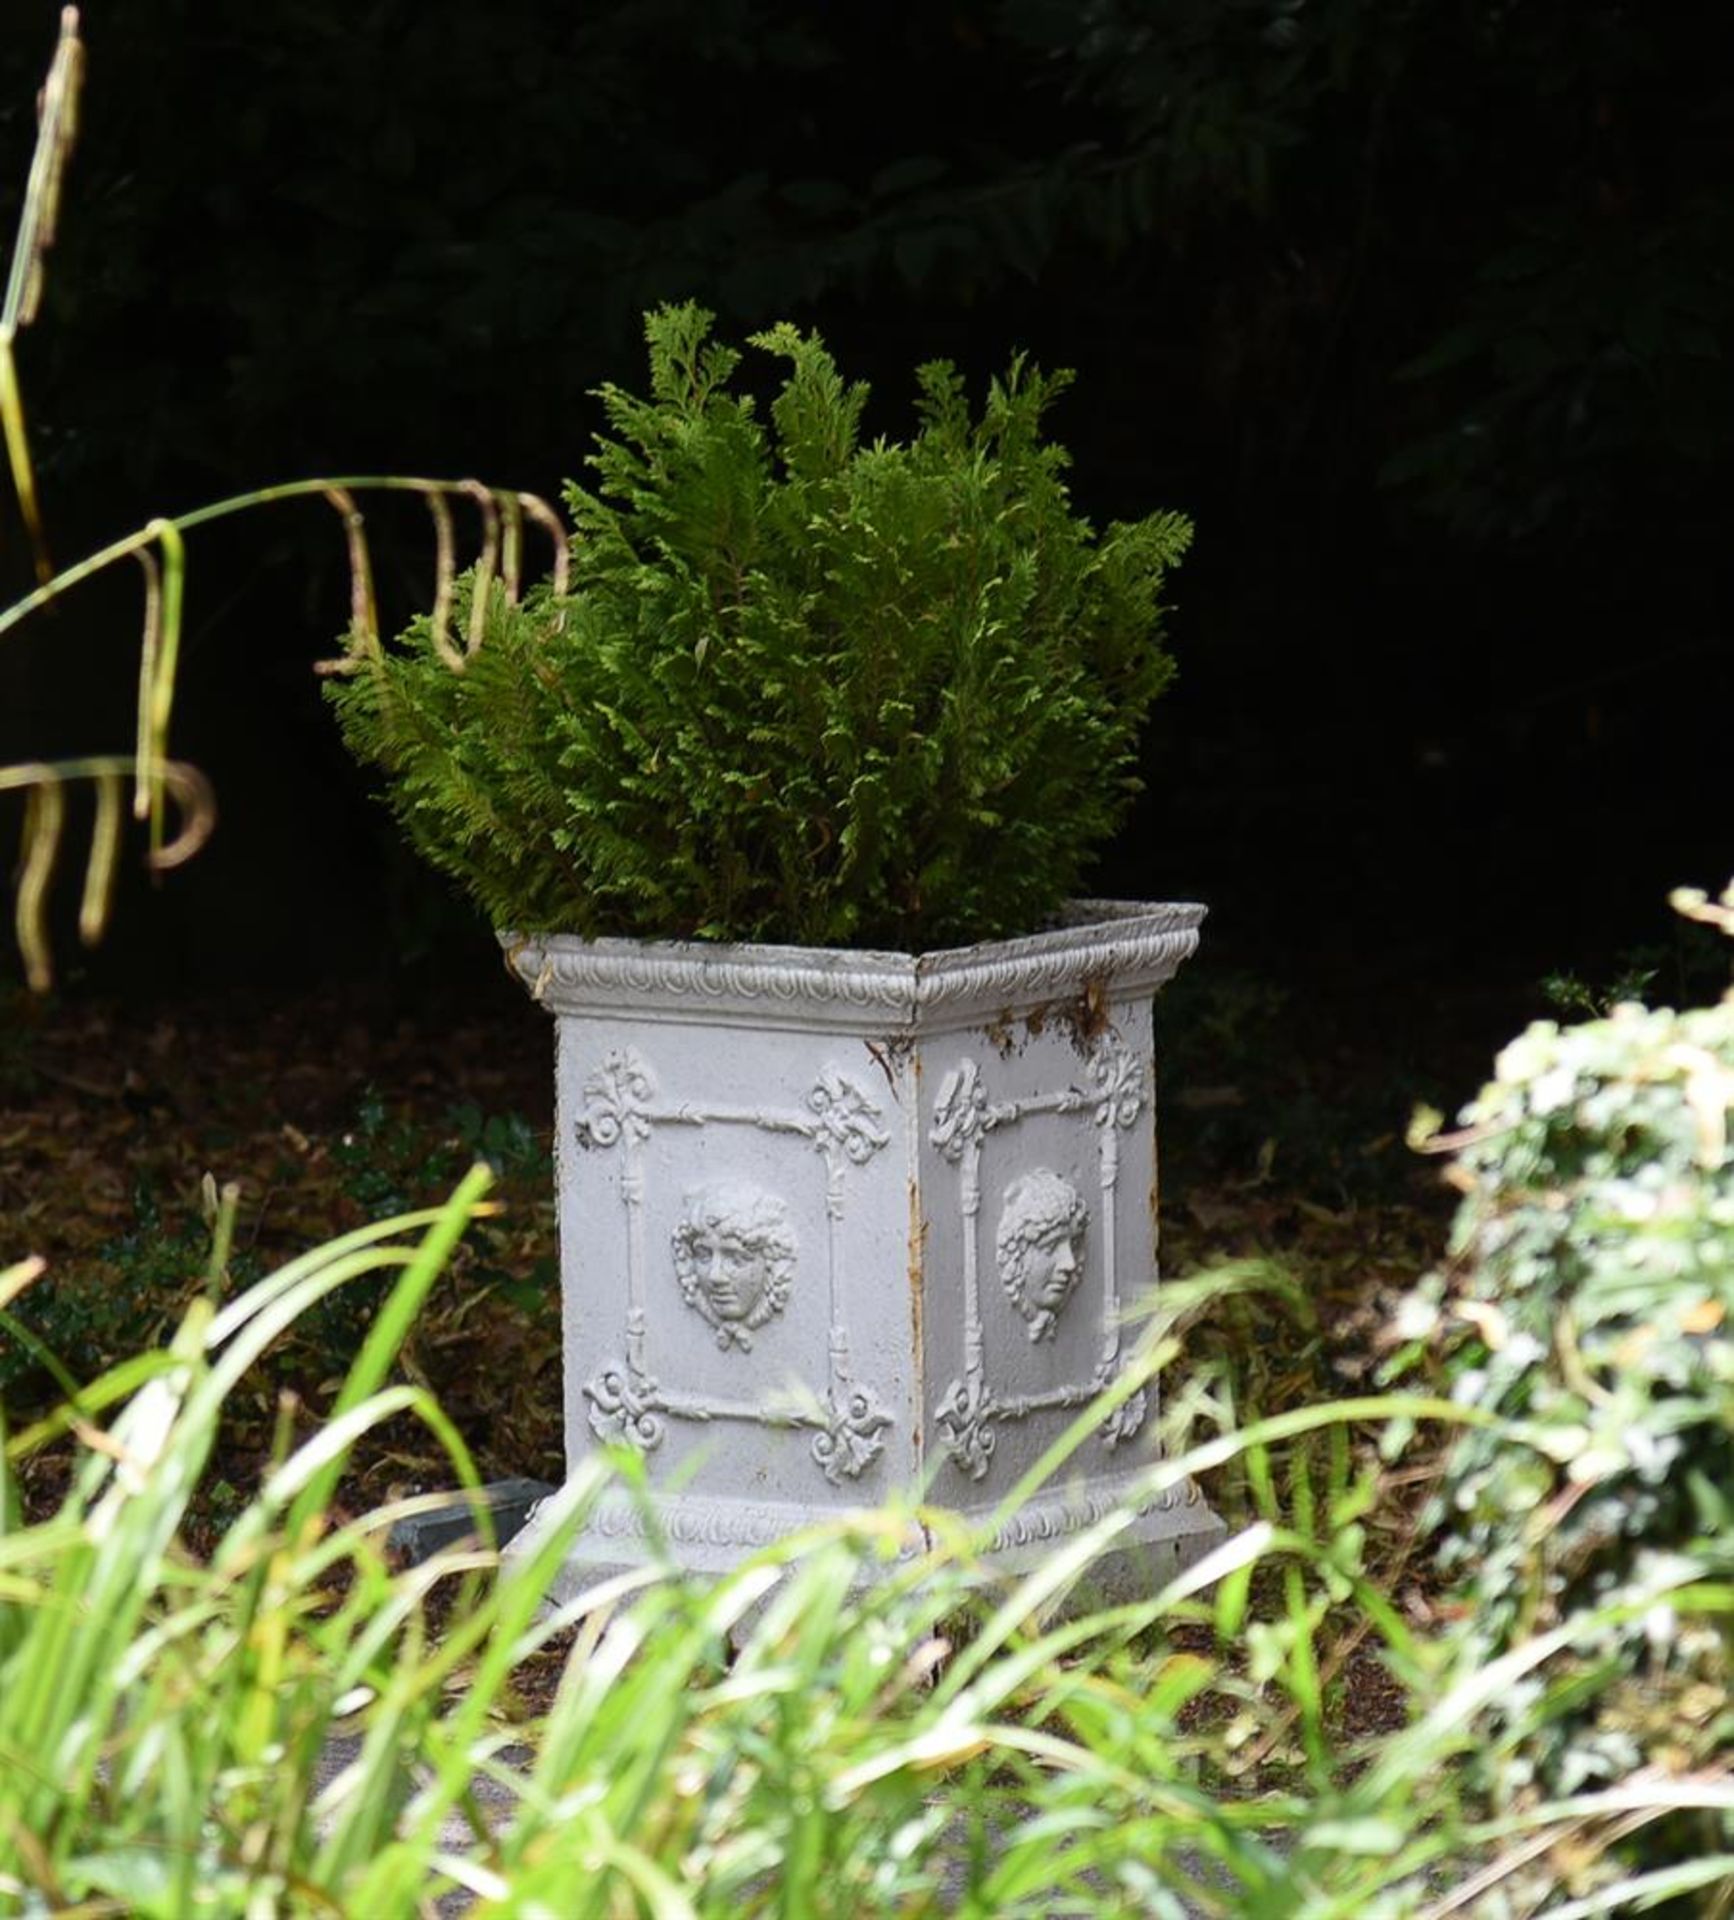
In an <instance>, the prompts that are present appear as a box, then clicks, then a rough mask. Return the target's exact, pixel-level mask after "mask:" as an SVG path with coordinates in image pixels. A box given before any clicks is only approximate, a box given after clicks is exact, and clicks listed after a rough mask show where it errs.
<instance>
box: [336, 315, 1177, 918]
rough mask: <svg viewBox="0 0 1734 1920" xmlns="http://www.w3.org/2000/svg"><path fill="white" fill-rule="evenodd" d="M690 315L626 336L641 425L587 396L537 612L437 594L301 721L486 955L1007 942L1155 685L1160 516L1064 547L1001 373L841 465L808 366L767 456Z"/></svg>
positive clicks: (1033, 394)
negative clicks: (552, 936)
mask: <svg viewBox="0 0 1734 1920" xmlns="http://www.w3.org/2000/svg"><path fill="white" fill-rule="evenodd" d="M710 324H711V317H710V316H709V315H708V314H706V313H705V312H703V311H702V310H701V309H699V308H697V307H695V306H691V305H688V306H680V307H665V308H662V309H660V310H658V311H656V312H654V313H652V314H650V315H649V316H648V317H647V320H646V323H645V331H646V337H647V340H648V343H649V349H650V395H649V397H648V398H646V399H640V398H637V397H635V396H633V395H630V394H627V393H625V392H623V391H621V390H620V389H619V388H617V387H613V386H609V387H605V388H603V389H601V397H602V400H603V402H604V405H605V408H606V411H607V417H608V422H609V426H610V428H611V430H612V432H611V435H608V436H602V437H599V440H598V449H597V451H596V452H595V454H593V455H592V456H591V459H590V462H589V464H590V465H591V467H592V468H593V469H594V470H595V473H596V475H597V482H596V487H595V490H594V491H590V490H587V489H585V488H583V487H580V486H578V485H576V484H574V485H573V486H572V487H571V488H570V489H569V491H568V495H567V500H568V506H569V508H570V511H571V514H572V516H573V519H574V521H575V523H576V526H577V537H576V539H575V541H574V544H573V550H572V592H571V594H570V596H569V597H566V598H562V597H560V596H558V595H556V594H555V593H554V592H552V591H549V590H544V591H542V592H541V593H539V594H533V595H531V596H530V597H529V598H528V599H527V601H526V602H525V604H524V606H523V607H521V608H519V609H513V608H510V607H507V606H506V605H505V604H504V603H503V602H502V601H501V600H500V599H498V598H497V597H495V596H492V595H489V596H488V598H487V601H486V604H485V606H484V607H483V608H482V610H481V617H480V618H479V619H476V609H475V608H474V607H473V606H472V605H471V603H470V595H471V593H472V592H473V591H474V583H473V582H472V581H463V582H460V584H459V591H458V596H457V607H456V612H457V614H458V616H459V618H460V619H461V620H466V621H468V620H474V622H475V624H474V627H473V628H472V631H473V632H474V633H475V635H476V637H477V638H478V639H479V645H477V646H476V647H474V648H473V650H472V651H471V652H470V653H469V654H468V656H467V657H464V656H460V655H457V654H456V653H455V650H454V649H453V647H452V646H451V644H450V642H449V641H448V640H447V639H446V638H445V636H444V634H443V633H442V631H441V623H440V621H439V620H437V619H435V618H433V617H429V618H426V619H421V620H418V621H416V622H415V623H414V624H413V625H412V626H411V628H410V629H409V631H408V633H407V635H406V636H405V645H404V646H403V647H402V648H401V649H399V650H395V651H390V652H386V653H384V654H381V653H379V652H378V651H377V650H375V649H370V648H368V647H365V646H362V645H359V644H356V643H354V642H353V641H352V659H351V665H352V668H353V671H352V672H351V674H350V675H349V676H348V677H347V678H346V679H344V680H342V681H338V682H334V683H333V686H332V689H331V692H332V697H333V699H334V701H335V703H336V707H337V711H338V716H339V719H340V722H341V724H342V727H343V731H344V735H345V737H346V739H347V740H348V743H349V745H350V746H351V747H352V748H353V749H354V750H355V752H356V753H357V754H359V755H360V756H361V757H363V758H364V759H367V760H370V761H373V762H375V763H377V764H378V765H380V766H381V767H383V768H384V769H385V771H386V772H387V774H388V775H389V776H390V782H391V785H390V797H391V803H392V805H393V807H394V809H395V810H396V812H397V815H398V818H399V819H400V820H401V822H402V823H403V825H404V827H405V829H406V830H407V831H408V833H409V834H410V836H411V838H412V839H413V840H414V842H415V844H416V845H417V846H418V847H419V848H420V849H421V851H422V852H423V853H424V854H426V855H427V857H428V858H429V859H431V860H432V861H434V862H435V864H437V865H438V866H440V867H442V868H444V869H445V870H446V871H448V872H450V873H452V874H454V875H456V876H457V877H458V878H459V879H460V880H461V881H462V882H463V884H464V885H465V887H466V888H467V889H468V890H469V891H470V893H471V894H472V895H473V896H474V897H475V898H476V900H477V901H478V902H479V903H480V904H481V906H482V907H483V909H484V910H485V911H486V912H487V913H488V914H489V915H490V916H491V917H492V918H493V920H494V921H495V923H496V924H499V925H506V926H516V927H520V928H523V929H526V930H534V931H540V932H548V931H566V932H576V933H582V934H585V935H588V936H595V935H600V934H634V935H653V936H661V937H677V936H685V937H699V938H718V939H722V938H745V939H775V940H781V941H787V942H793V943H797V944H809V945H840V944H851V943H852V944H856V945H873V944H879V945H892V946H898V947H907V946H914V947H924V946H932V945H937V944H944V943H948V942H953V941H961V940H967V939H971V938H983V937H990V936H994V935H998V934H1002V933H1005V932H1007V931H1012V930H1018V929H1029V928H1033V927H1035V926H1038V925H1040V924H1041V923H1042V921H1043V920H1044V919H1045V918H1046V917H1047V916H1048V915H1050V914H1051V913H1052V911H1053V910H1054V908H1055V907H1056V906H1057V905H1058V903H1059V902H1060V900H1061V899H1063V898H1064V896H1065V895H1066V893H1067V892H1068V891H1070V890H1071V889H1072V888H1073V887H1074V885H1075V883H1076V882H1077V880H1078V877H1079V875H1080V874H1081V872H1082V871H1083V869H1084V866H1085V862H1086V859H1087V857H1088V854H1089V852H1090V851H1091V849H1092V848H1093V847H1094V846H1096V845H1097V844H1098V843H1099V842H1100V841H1101V839H1102V838H1103V836H1105V835H1106V834H1107V833H1108V832H1109V831H1110V830H1111V829H1112V828H1113V827H1114V825H1115V824H1116V822H1117V821H1118V820H1119V819H1120V818H1121V816H1122V814H1123V811H1124V808H1125V805H1126V802H1127V799H1128V797H1129V795H1130V794H1131V792H1132V790H1133V786H1134V781H1133V754H1134V748H1135V743H1136V739H1137V734H1138V729H1139V726H1140V724H1141V723H1142V721H1143V718H1144V716H1145V713H1146V712H1147V710H1148V708H1149V705H1150V702H1151V701H1152V700H1153V699H1154V698H1155V696H1156V694H1157V693H1158V692H1159V691H1160V690H1161V688H1162V687H1163V685H1164V684H1165V683H1166V681H1167V679H1168V677H1169V672H1170V662H1169V658H1168V655H1167V653H1166V652H1165V650H1164V648H1163V645H1162V641H1161V638H1160V632H1159V628H1160V596H1161V589H1162V582H1163V577H1164V574H1165V572H1166V570H1167V569H1168V568H1169V567H1170V566H1172V565H1174V564H1175V563H1176V562H1177V561H1178V560H1179V559H1180V557H1181V555H1182V554H1183V553H1184V551H1185V549H1186V546H1187V543H1188V540H1189V538H1190V533H1191V529H1190V526H1189V524H1188V522H1187V521H1186V520H1184V519H1183V518H1182V517H1181V516H1179V515H1177V514H1172V513H1157V514H1152V515H1151V516H1149V517H1148V518H1147V519H1144V520H1141V521H1138V522H1136V523H1133V524H1116V525H1113V526H1111V527H1109V528H1108V529H1107V531H1106V532H1105V533H1104V534H1102V535H1101V536H1100V538H1098V537H1096V536H1095V534H1094V533H1093V532H1092V530H1091V529H1090V528H1089V526H1088V525H1087V524H1086V523H1085V522H1084V521H1083V520H1082V519H1081V518H1079V517H1078V516H1076V515H1075V514H1074V513H1073V512H1072V510H1071V505H1070V500H1069V496H1068V493H1067V490H1066V486H1065V483H1064V480H1063V473H1064V469H1065V465H1066V456H1065V454H1064V451H1063V450H1062V449H1061V448H1060V447H1058V446H1056V445H1053V444H1051V443H1049V442H1046V441H1045V440H1044V439H1043V436H1042V420H1043V415H1044V413H1045V411H1046V409H1047V407H1048V405H1049V403H1050V402H1051V401H1052V399H1053V398H1054V396H1055V395H1056V394H1057V393H1058V392H1059V391H1060V390H1061V389H1062V387H1063V386H1064V385H1065V380H1066V376H1064V375H1054V376H1043V375H1041V374H1040V373H1038V372H1036V371H1034V370H1033V369H1032V368H1030V367H1028V366H1027V365H1026V364H1025V363H1024V362H1023V361H1022V360H1014V361H1013V363H1012V365H1011V368H1010V370H1009V372H1008V373H1007V374H1006V376H1005V378H1004V379H1003V380H1002V381H996V382H994V383H993V384H992V386H991V387H990V389H989V393H988V398H987V401H986V405H985V408H984V409H983V412H982V414H981V416H980V418H979V419H974V418H972V417H971V413H970V409H969V407H968V405H967V403H966V401H965V398H964V394H963V389H962V383H961V381H960V380H959V378H958V376H957V374H956V373H955V372H954V370H953V369H952V368H951V367H950V366H949V365H947V364H945V363H942V362H936V363H933V364H930V365H928V366H924V367H923V368H921V369H920V371H919V374H918V382H919V387H920V401H919V408H918V410H919V415H920V426H919V430H918V431H917V432H916V434H915V435H914V437H913V438H912V439H910V440H909V441H908V442H906V443H892V442H887V441H885V440H883V439H881V440H876V441H873V442H872V443H871V444H863V442H862V438H861V421H862V414H863V410H864V408H865V406H866V403H867V399H868V394H867V389H866V387H865V386H864V385H863V384H860V383H857V384H852V385H851V384H847V383H845V381H844V380H843V379H842V377H841V376H840V374H839V373H838V371H837V368H836V366H835V364H834V362H833V361H832V359H831V357H830V355H829V354H828V353H827V351H826V350H825V348H824V346H823V345H822V343H821V342H820V341H819V339H818V338H817V337H816V336H803V335H801V334H800V333H799V332H797V331H796V329H795V328H793V327H792V326H788V325H783V326H779V327H776V328H773V329H772V330H771V331H770V332H768V333H764V334H760V335H757V336H755V338H754V341H753V344H754V345H755V346H758V347H760V348H762V349H763V350H764V351H766V352H767V353H769V354H771V355H772V356H774V357H776V358H777V359H780V360H783V361H786V362H787V363H788V372H787V376H786V378H785V379H784V382H783V385H782V387H781V390H780V391H779V392H778V394H777V395H776V397H775V398H774V400H773V401H772V403H771V406H770V422H769V425H768V426H767V425H766V424H765V423H764V422H763V421H761V419H760V418H759V417H758V414H757V411H756V409H755V407H754V404H753V400H752V398H751V396H750V395H747V394H745V393H743V392H741V391H739V390H738V388H737V383H736V375H737V373H738V370H739V367H740V361H741V356H740V355H739V354H738V353H737V352H735V351H734V350H733V349H731V348H729V347H726V346H723V345H721V344H719V343H717V342H715V341H713V340H711V339H710V337H709V336H710Z"/></svg>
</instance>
